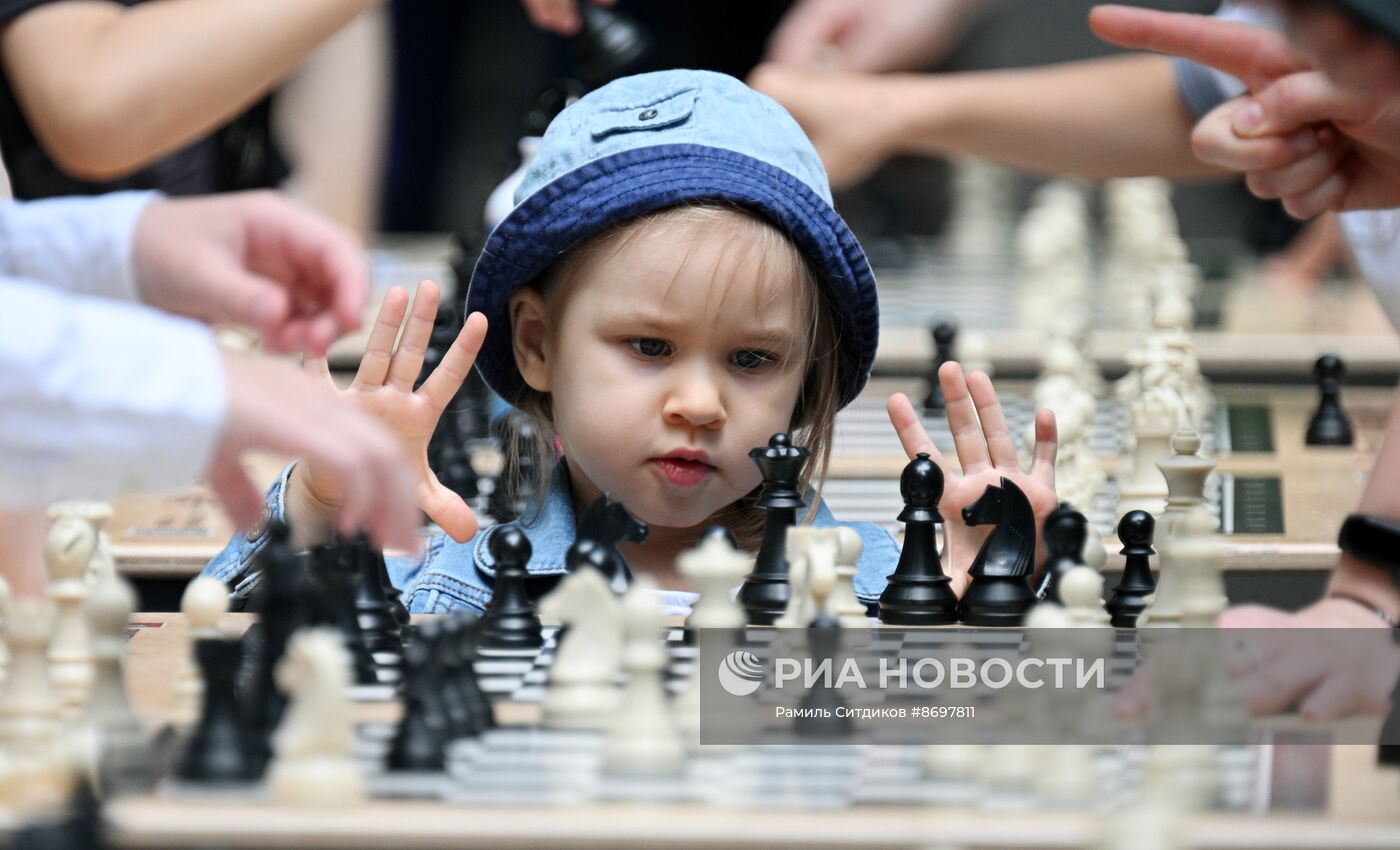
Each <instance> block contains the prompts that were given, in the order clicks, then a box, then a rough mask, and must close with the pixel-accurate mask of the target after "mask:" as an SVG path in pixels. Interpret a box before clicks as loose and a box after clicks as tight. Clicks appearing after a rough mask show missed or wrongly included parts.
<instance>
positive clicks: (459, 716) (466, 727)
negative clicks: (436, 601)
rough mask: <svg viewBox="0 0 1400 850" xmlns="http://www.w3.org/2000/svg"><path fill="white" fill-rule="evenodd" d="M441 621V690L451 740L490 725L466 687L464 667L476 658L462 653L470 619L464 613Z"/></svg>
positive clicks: (439, 644)
mask: <svg viewBox="0 0 1400 850" xmlns="http://www.w3.org/2000/svg"><path fill="white" fill-rule="evenodd" d="M473 620H475V617H473ZM441 625H442V636H441V638H440V639H439V640H438V647H437V653H438V658H439V661H440V663H441V665H442V670H441V676H440V677H439V680H438V692H439V693H440V694H441V695H442V708H443V713H444V714H446V715H447V730H446V738H447V740H449V741H456V740H459V739H462V738H472V737H475V736H476V735H478V734H480V732H481V730H483V729H485V728H486V725H485V724H484V723H483V722H482V719H481V718H479V717H477V716H476V708H477V704H476V703H475V702H474V701H473V700H472V699H471V698H470V697H469V696H468V695H467V693H466V691H464V690H463V689H462V681H463V678H464V671H465V670H466V669H467V668H468V667H471V666H472V658H471V657H470V656H468V655H463V654H462V649H463V648H464V646H465V642H464V641H463V639H462V632H463V631H464V630H465V628H466V622H465V621H464V620H463V619H462V618H461V617H460V616H456V615H448V616H447V617H444V618H443V621H442V624H441ZM473 625H475V624H473Z"/></svg>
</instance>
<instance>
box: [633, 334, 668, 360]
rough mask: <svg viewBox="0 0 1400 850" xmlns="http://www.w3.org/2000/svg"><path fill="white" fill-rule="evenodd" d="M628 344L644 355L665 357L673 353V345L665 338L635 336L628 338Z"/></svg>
mask: <svg viewBox="0 0 1400 850" xmlns="http://www.w3.org/2000/svg"><path fill="white" fill-rule="evenodd" d="M627 344H628V345H630V346H632V350H633V351H635V352H637V353H638V354H640V355H642V356H643V357H665V356H666V355H668V354H670V353H671V346H670V345H668V344H667V343H666V342H665V340H660V339H651V338H649V337H634V338H632V339H629V340H627Z"/></svg>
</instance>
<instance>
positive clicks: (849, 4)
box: [767, 0, 990, 73]
mask: <svg viewBox="0 0 1400 850" xmlns="http://www.w3.org/2000/svg"><path fill="white" fill-rule="evenodd" d="M988 5H990V0H801V1H800V2H798V3H797V4H795V5H794V6H793V7H792V8H791V9H789V10H788V12H787V14H786V15H784V16H783V19H782V21H780V22H779V23H778V27H777V29H775V30H774V31H773V35H772V37H771V38H770V39H769V42H768V56H767V59H768V61H770V62H776V63H778V64H781V65H788V66H793V67H800V68H814V67H826V68H837V69H840V70H843V71H861V72H867V73H882V72H886V71H914V70H919V69H921V68H926V67H928V66H929V65H932V64H933V63H935V62H937V61H938V60H939V59H941V58H943V56H944V54H946V53H947V51H948V50H949V49H951V48H952V47H953V46H954V45H955V44H956V43H957V40H958V39H959V38H960V37H961V36H962V33H963V31H964V30H965V29H966V27H967V24H968V23H970V22H971V21H972V20H973V19H974V18H975V17H976V16H977V14H978V13H979V12H981V10H982V9H983V8H985V7H986V6H988Z"/></svg>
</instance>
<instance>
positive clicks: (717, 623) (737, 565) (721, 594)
mask: <svg viewBox="0 0 1400 850" xmlns="http://www.w3.org/2000/svg"><path fill="white" fill-rule="evenodd" d="M676 568H677V569H678V570H679V571H680V574H681V575H683V576H685V577H686V578H687V579H689V580H690V583H691V584H693V585H695V588H696V589H697V590H698V591H700V598H699V599H697V600H696V601H695V606H694V607H693V608H691V609H690V616H688V617H686V620H685V626H686V628H688V629H740V628H743V627H744V623H745V617H744V609H743V608H741V607H740V606H739V604H738V603H737V602H735V601H734V595H733V593H732V592H731V591H732V589H733V588H734V587H735V586H736V585H738V584H739V582H740V581H741V580H742V579H743V578H744V576H745V575H747V574H748V573H749V571H750V570H752V569H753V559H752V558H750V557H748V556H747V555H745V554H744V553H743V552H740V551H739V550H738V549H736V548H734V546H733V545H732V544H730V542H729V541H728V540H726V539H725V538H724V537H723V536H722V535H718V534H712V535H707V536H706V537H705V538H704V539H703V540H701V541H700V544H699V545H698V546H696V547H694V548H692V549H690V550H688V551H686V552H682V553H681V555H680V557H679V558H677V559H676Z"/></svg>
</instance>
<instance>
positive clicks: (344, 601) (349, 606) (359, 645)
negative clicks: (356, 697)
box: [308, 543, 379, 685]
mask: <svg viewBox="0 0 1400 850" xmlns="http://www.w3.org/2000/svg"><path fill="white" fill-rule="evenodd" d="M354 558H355V553H354V547H353V545H346V544H341V543H328V544H324V545H321V546H317V547H315V548H313V549H312V550H311V559H310V562H309V564H308V573H309V575H310V576H311V580H312V581H313V582H314V584H315V589H314V591H313V592H314V593H315V598H314V602H312V603H311V605H310V606H309V607H311V608H312V609H313V611H314V614H313V616H312V617H311V618H310V620H309V622H308V625H311V626H330V627H331V628H333V629H335V630H336V632H337V633H338V634H339V635H340V639H341V641H342V642H343V643H344V644H345V651H346V652H347V653H349V655H350V662H351V665H352V669H353V670H354V673H355V682H356V684H359V685H377V684H379V674H378V673H377V672H376V671H375V668H374V658H373V656H371V655H370V650H369V646H368V645H367V644H366V642H365V634H364V632H363V631H361V630H360V620H359V617H358V615H357V614H356V611H355V578H356V575H357V574H358V569H357V567H356V564H355V562H354Z"/></svg>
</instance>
